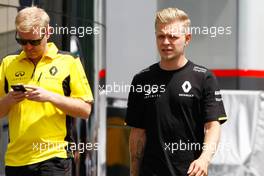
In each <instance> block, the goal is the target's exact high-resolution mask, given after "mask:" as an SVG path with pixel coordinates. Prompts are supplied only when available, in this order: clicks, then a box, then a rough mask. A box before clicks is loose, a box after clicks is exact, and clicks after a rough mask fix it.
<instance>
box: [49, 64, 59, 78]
mask: <svg viewBox="0 0 264 176" xmlns="http://www.w3.org/2000/svg"><path fill="white" fill-rule="evenodd" d="M49 72H50V74H51V75H52V76H55V75H56V73H57V72H58V69H57V67H55V66H52V67H51V68H50V70H49Z"/></svg>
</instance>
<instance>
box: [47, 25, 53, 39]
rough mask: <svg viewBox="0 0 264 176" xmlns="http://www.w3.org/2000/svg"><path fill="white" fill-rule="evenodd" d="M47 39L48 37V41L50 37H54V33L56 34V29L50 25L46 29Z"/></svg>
mask: <svg viewBox="0 0 264 176" xmlns="http://www.w3.org/2000/svg"><path fill="white" fill-rule="evenodd" d="M46 31H47V32H46V34H45V35H46V37H47V39H49V38H50V35H52V34H53V33H54V29H53V28H52V27H51V26H50V25H48V26H47V28H46Z"/></svg>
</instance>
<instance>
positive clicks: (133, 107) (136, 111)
mask: <svg viewBox="0 0 264 176" xmlns="http://www.w3.org/2000/svg"><path fill="white" fill-rule="evenodd" d="M138 86H141V84H140V83H139V81H138V78H137V76H135V77H134V78H133V81H132V83H131V86H130V92H129V95H128V103H127V113H126V119H125V122H126V125H128V126H132V127H135V128H142V129H145V126H146V125H145V120H144V101H143V96H142V93H141V92H140V91H137V87H138Z"/></svg>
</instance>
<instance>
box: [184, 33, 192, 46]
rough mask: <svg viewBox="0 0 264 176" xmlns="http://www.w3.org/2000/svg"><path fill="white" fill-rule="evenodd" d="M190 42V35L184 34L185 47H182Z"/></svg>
mask: <svg viewBox="0 0 264 176" xmlns="http://www.w3.org/2000/svg"><path fill="white" fill-rule="evenodd" d="M191 40H192V34H190V33H188V34H185V45H184V46H188V45H189V43H190V42H191Z"/></svg>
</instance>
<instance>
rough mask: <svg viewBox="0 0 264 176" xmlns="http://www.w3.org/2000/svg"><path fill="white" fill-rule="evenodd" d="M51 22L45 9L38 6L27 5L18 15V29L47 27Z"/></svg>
mask: <svg viewBox="0 0 264 176" xmlns="http://www.w3.org/2000/svg"><path fill="white" fill-rule="evenodd" d="M49 22H50V17H49V15H48V14H47V13H46V12H45V10H43V9H41V8H38V7H26V8H24V9H22V10H21V11H19V12H18V14H17V16H16V21H15V25H16V29H17V30H19V31H23V32H31V31H32V30H33V28H46V27H48V25H49Z"/></svg>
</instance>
